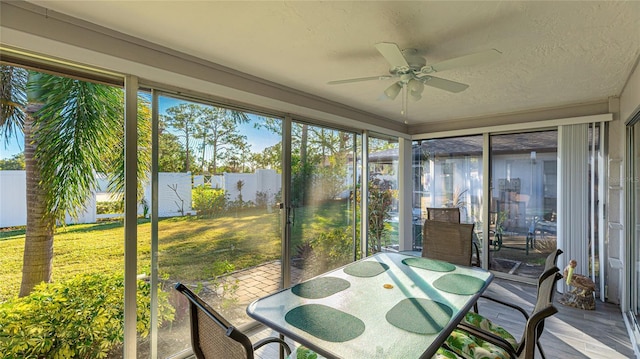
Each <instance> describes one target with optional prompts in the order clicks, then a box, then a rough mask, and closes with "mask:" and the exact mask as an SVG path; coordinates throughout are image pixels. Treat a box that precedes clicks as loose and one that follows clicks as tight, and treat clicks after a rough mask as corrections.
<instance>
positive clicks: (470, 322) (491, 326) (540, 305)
mask: <svg viewBox="0 0 640 359" xmlns="http://www.w3.org/2000/svg"><path fill="white" fill-rule="evenodd" d="M559 252H560V253H562V251H559ZM557 255H559V253H558V251H556V252H554V253H551V254H550V255H549V257H548V258H550V261H551V260H553V258H554V257H555V258H557ZM559 272H560V270H559V269H558V267H556V266H554V267H552V268H550V269H548V270H546V271H545V272H544V273H542V274H541V275H540V277H539V278H538V289H537V297H536V304H535V307H534V308H533V311H532V312H531V313H527V311H526V310H525V309H523V308H522V307H519V306H517V305H515V304H512V303H507V302H505V301H503V300H500V299H496V298H493V297H490V296H485V295H483V296H481V298H484V299H487V300H489V301H492V302H494V303H497V304H500V305H503V306H506V307H509V308H512V309H515V310H517V311H518V312H520V313H521V314H522V315H523V316H524V318H525V319H526V320H527V321H529V320H530V319H531V318H533V317H534V316H536V315H537V316H538V317H540V316H542V318H540V319H536V323H535V328H534V330H535V333H534V335H533V336H532V335H530V336H529V339H528V340H533V341H534V343H536V345H537V346H538V350H539V351H540V355H541V356H542V358H545V354H544V351H543V350H542V346H541V345H540V342H539V341H538V339H539V338H540V336H541V335H542V332H543V330H544V318H546V317H547V316H548V315H542V314H538V313H539V312H542V311H543V310H545V308H546V307H547V306H549V305H550V304H551V303H553V294H554V292H555V287H556V282H557V281H558V280H559V279H560V278H562V275H561V274H560V273H559ZM554 309H555V308H554ZM553 313H555V312H553ZM553 313H551V314H553ZM551 314H549V315H551ZM459 327H460V328H462V329H464V330H467V329H469V327H473V328H475V329H474V330H475V331H478V330H480V331H482V332H484V333H487V334H491V335H492V336H496V337H499V338H501V339H500V343H503V344H504V343H508V344H509V346H510V350H512V351H514V354H515V357H517V356H518V355H520V353H521V352H522V351H523V350H524V345H525V344H526V339H527V338H525V335H526V331H525V333H524V334H523V337H522V338H521V340H520V341H517V340H516V339H515V337H514V336H513V335H511V334H510V333H509V332H508V331H506V330H505V329H504V328H502V327H501V326H499V325H497V324H495V323H493V322H491V321H490V320H489V319H486V318H485V317H483V316H482V315H480V314H478V313H474V312H468V313H467V314H466V315H465V317H464V318H463V319H462V321H461V322H460V325H459ZM467 331H469V330H467ZM532 338H533V339H532ZM494 341H495V340H494ZM529 345H530V344H529ZM531 358H533V356H532V357H531Z"/></svg>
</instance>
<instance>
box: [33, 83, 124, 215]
mask: <svg viewBox="0 0 640 359" xmlns="http://www.w3.org/2000/svg"><path fill="white" fill-rule="evenodd" d="M35 85H37V86H38V88H39V93H40V96H39V101H40V102H41V103H42V104H43V106H42V108H41V109H40V110H39V111H38V112H37V113H36V118H35V120H34V126H35V131H34V134H35V139H36V142H37V147H36V152H35V156H36V160H37V162H38V165H39V166H40V168H41V174H42V181H46V182H47V187H48V188H50V193H49V198H47V208H48V210H49V211H50V213H53V214H55V215H56V217H58V218H60V219H61V218H63V217H64V215H65V214H66V213H69V214H70V215H71V216H74V217H76V216H77V215H78V214H79V213H81V210H84V206H85V203H86V200H87V198H88V196H89V194H90V193H91V191H92V190H94V189H95V187H96V176H95V172H109V171H108V169H107V166H106V165H107V164H106V163H105V162H104V161H103V158H104V154H105V153H109V151H110V150H111V146H112V142H113V140H112V139H113V138H114V137H115V136H116V135H117V128H118V126H119V125H120V123H121V120H120V119H121V118H122V113H123V108H122V97H123V93H122V91H121V90H120V89H118V88H115V87H110V86H105V85H101V84H95V83H91V82H85V81H80V80H75V79H69V78H64V77H58V76H53V75H42V76H41V77H39V78H38V79H37V83H36V84H35Z"/></svg>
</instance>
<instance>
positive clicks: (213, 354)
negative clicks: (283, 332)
mask: <svg viewBox="0 0 640 359" xmlns="http://www.w3.org/2000/svg"><path fill="white" fill-rule="evenodd" d="M175 288H176V290H177V291H179V292H180V293H182V294H184V296H185V297H187V299H188V300H189V312H190V314H191V315H190V317H191V345H192V347H193V353H194V354H195V356H196V358H198V359H218V358H225V359H253V357H254V354H253V352H254V351H255V350H256V349H258V348H260V347H262V346H263V345H265V344H268V343H278V344H279V345H280V346H281V347H282V348H284V350H285V351H286V353H287V355H289V354H291V349H290V348H289V345H287V343H285V342H284V341H283V340H282V339H280V338H274V337H270V338H265V339H262V340H260V341H258V342H256V343H255V344H252V343H251V341H250V340H249V337H247V336H246V335H245V334H244V333H242V332H241V331H239V330H238V329H236V328H234V327H233V326H232V325H231V324H230V323H229V322H227V320H225V319H224V318H223V317H222V316H221V315H220V314H219V313H218V312H216V311H215V310H213V309H212V308H211V307H210V306H209V305H208V304H207V303H205V302H204V301H203V300H202V299H201V298H200V297H198V296H197V295H196V294H195V293H193V292H192V291H191V290H189V289H188V288H187V287H185V286H184V285H183V284H181V283H177V284H176V286H175Z"/></svg>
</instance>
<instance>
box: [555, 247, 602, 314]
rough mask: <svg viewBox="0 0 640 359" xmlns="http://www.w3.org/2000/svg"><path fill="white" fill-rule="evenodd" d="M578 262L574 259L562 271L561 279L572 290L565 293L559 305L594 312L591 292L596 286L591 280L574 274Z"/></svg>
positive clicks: (594, 303)
mask: <svg viewBox="0 0 640 359" xmlns="http://www.w3.org/2000/svg"><path fill="white" fill-rule="evenodd" d="M577 265H578V262H576V260H575V259H572V260H570V261H569V265H567V267H566V268H565V269H564V272H563V277H564V279H565V281H566V283H567V285H568V286H571V287H573V289H572V290H570V291H568V292H566V293H565V294H564V296H563V297H562V298H561V299H560V300H559V302H560V304H563V305H566V306H570V307H575V308H579V309H585V310H595V309H596V301H595V297H594V295H593V292H594V291H595V290H596V284H595V283H594V282H593V281H592V280H591V278H589V277H586V276H583V275H581V274H576V273H574V272H573V271H574V270H575V268H576V266H577Z"/></svg>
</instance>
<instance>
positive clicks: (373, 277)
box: [247, 253, 493, 359]
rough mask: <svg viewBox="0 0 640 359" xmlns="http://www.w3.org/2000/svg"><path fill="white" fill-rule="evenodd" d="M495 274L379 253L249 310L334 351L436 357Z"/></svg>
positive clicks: (331, 354) (334, 354) (320, 349)
mask: <svg viewBox="0 0 640 359" xmlns="http://www.w3.org/2000/svg"><path fill="white" fill-rule="evenodd" d="M492 280H493V274H491V273H490V272H487V271H485V270H483V269H480V268H477V267H473V268H472V267H464V266H457V265H453V264H450V263H447V262H442V261H437V260H433V259H427V258H421V257H414V256H410V255H404V254H400V253H378V254H375V255H373V256H371V257H367V258H364V259H362V260H359V261H357V262H353V263H350V264H348V265H346V266H344V267H341V268H338V269H336V270H333V271H331V272H327V273H324V274H322V275H319V276H317V277H314V278H312V279H309V280H307V281H304V282H302V283H299V284H296V285H294V286H292V287H290V288H287V289H283V290H280V291H279V292H276V293H274V294H271V295H269V296H266V297H263V298H260V299H258V300H256V301H254V302H253V303H251V304H250V305H249V306H248V307H247V314H248V315H249V316H250V317H251V318H253V319H255V320H257V321H259V322H261V323H264V324H265V325H266V326H268V327H270V328H273V329H274V330H276V331H278V332H280V333H281V334H283V335H285V336H287V337H290V338H292V339H293V340H295V341H296V342H298V343H300V344H303V345H305V346H307V347H308V348H310V349H312V350H314V351H315V352H317V353H318V354H321V355H323V356H325V357H327V358H348V359H351V358H403V359H404V358H406V359H409V358H431V356H432V355H433V354H434V353H435V352H436V351H437V350H438V348H439V347H440V345H442V343H443V342H444V341H445V339H446V338H447V336H448V335H449V334H450V333H451V331H452V330H453V329H454V328H455V327H456V325H457V324H458V323H459V322H460V320H462V318H463V316H464V314H465V313H466V312H467V311H468V310H469V309H470V308H471V307H472V306H473V304H474V303H475V302H476V300H477V299H478V297H479V296H480V294H482V292H484V290H485V289H486V288H487V286H488V285H489V283H490V282H491V281H492Z"/></svg>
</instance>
